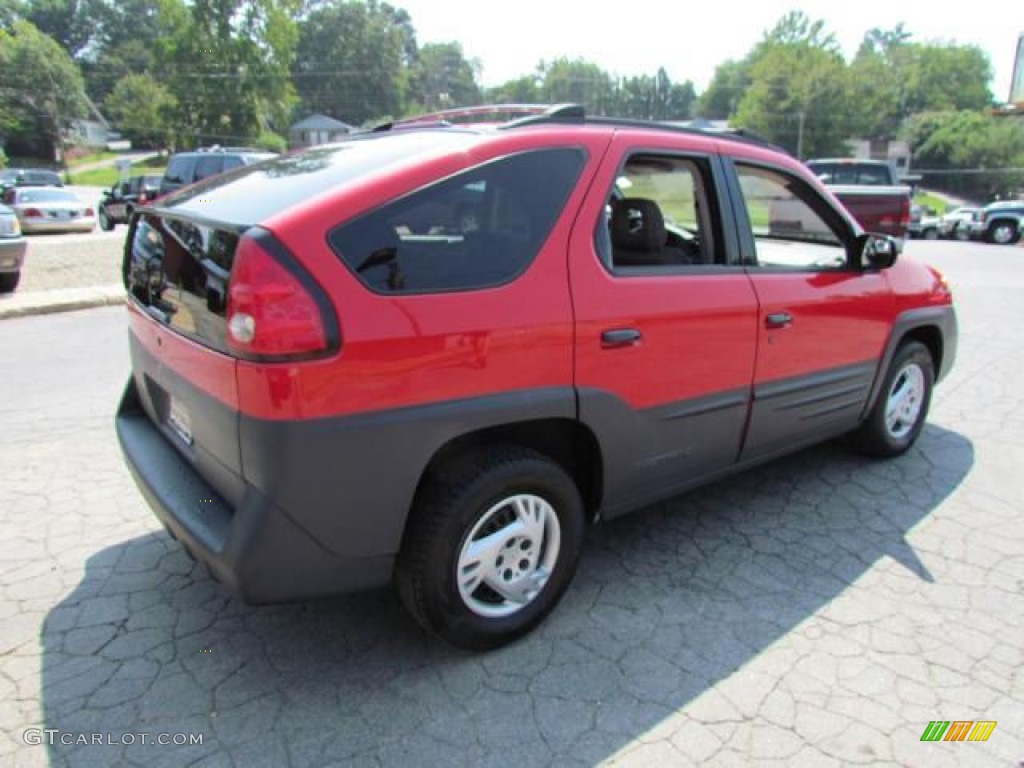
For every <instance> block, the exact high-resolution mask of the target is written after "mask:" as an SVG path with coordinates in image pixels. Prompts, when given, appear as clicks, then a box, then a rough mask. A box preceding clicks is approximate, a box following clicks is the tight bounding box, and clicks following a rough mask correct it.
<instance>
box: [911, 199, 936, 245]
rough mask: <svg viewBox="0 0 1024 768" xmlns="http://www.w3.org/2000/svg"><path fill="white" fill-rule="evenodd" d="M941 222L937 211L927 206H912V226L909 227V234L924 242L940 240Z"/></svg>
mask: <svg viewBox="0 0 1024 768" xmlns="http://www.w3.org/2000/svg"><path fill="white" fill-rule="evenodd" d="M940 221H941V220H940V219H939V217H938V216H937V215H936V214H935V209H933V208H929V207H928V206H926V205H912V206H910V224H909V225H908V226H907V234H908V235H909V236H910V237H913V238H920V239H922V240H938V238H939V222H940Z"/></svg>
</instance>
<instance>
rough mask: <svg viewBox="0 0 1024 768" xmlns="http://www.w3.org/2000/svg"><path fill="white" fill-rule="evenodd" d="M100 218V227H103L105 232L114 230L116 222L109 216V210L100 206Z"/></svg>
mask: <svg viewBox="0 0 1024 768" xmlns="http://www.w3.org/2000/svg"><path fill="white" fill-rule="evenodd" d="M99 220H100V229H102V230H103V231H104V232H111V231H113V229H114V227H115V226H116V225H115V224H114V222H112V221H111V220H110V218H109V217H108V216H107V212H106V211H105V210H103V209H102V208H100V213H99Z"/></svg>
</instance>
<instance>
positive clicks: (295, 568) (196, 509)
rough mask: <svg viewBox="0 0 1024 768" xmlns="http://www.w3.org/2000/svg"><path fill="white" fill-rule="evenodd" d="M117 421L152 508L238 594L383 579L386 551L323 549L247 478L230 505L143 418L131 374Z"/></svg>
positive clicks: (285, 596) (304, 594) (387, 569)
mask: <svg viewBox="0 0 1024 768" xmlns="http://www.w3.org/2000/svg"><path fill="white" fill-rule="evenodd" d="M116 428H117V435H118V439H119V441H120V443H121V449H122V452H123V454H124V457H125V461H126V463H127V465H128V468H129V470H131V473H132V475H133V476H134V478H135V482H136V483H137V484H138V486H139V490H140V491H141V492H142V494H143V496H144V497H145V498H146V501H147V502H148V503H149V506H150V507H151V508H152V509H153V512H154V513H155V514H156V516H157V517H158V518H159V519H160V521H161V522H162V523H163V524H164V526H165V527H166V528H167V530H168V531H170V533H171V535H172V536H174V538H176V539H178V540H179V541H181V542H182V543H183V544H184V546H185V547H186V549H187V550H188V551H189V552H190V553H191V554H192V555H193V556H194V557H195V558H196V559H197V560H200V561H202V562H204V563H206V565H208V566H209V568H210V570H211V571H212V572H213V574H214V576H215V577H216V578H217V579H218V580H219V581H220V582H222V583H223V584H224V585H225V586H226V587H227V588H228V589H230V590H231V591H232V592H233V593H234V594H235V595H237V596H238V597H240V598H241V599H242V600H245V601H246V602H250V603H275V602H284V601H289V600H301V599H305V598H313V597H322V596H325V595H330V594H337V593H341V592H352V591H358V590H363V589H372V588H375V587H381V586H384V585H386V584H388V583H389V582H390V580H391V572H392V569H393V567H394V558H393V557H390V556H379V557H368V558H346V557H340V556H338V555H337V554H335V553H333V552H330V551H328V550H327V549H325V548H324V547H323V546H322V545H321V544H320V543H319V542H318V541H316V540H315V539H314V538H313V537H312V536H310V535H309V534H308V533H307V532H306V531H305V530H304V529H302V528H301V527H299V526H298V525H296V524H295V523H294V522H293V521H292V520H291V519H290V518H289V517H288V516H287V515H286V514H284V513H283V512H282V511H281V510H280V509H279V508H277V507H276V506H275V505H274V504H273V503H272V502H271V501H270V500H269V499H267V498H266V497H265V496H264V495H263V494H261V493H260V492H259V491H257V490H256V489H255V488H253V487H252V486H251V485H248V484H246V486H245V491H244V493H243V494H242V498H241V501H240V502H239V503H238V504H237V506H235V507H233V508H232V507H231V505H230V504H228V503H227V502H226V501H225V500H224V499H223V498H222V497H221V496H219V495H218V494H217V492H216V491H215V490H214V489H213V487H212V486H211V485H210V484H209V483H207V482H206V480H204V479H203V477H201V476H200V475H199V473H198V472H196V471H195V469H194V468H193V467H192V465H191V464H190V463H189V462H188V461H187V460H186V459H185V458H184V457H183V456H182V455H181V454H180V453H178V451H176V450H175V449H174V447H173V446H172V445H171V444H170V443H169V442H168V441H167V439H166V437H165V436H164V435H163V433H162V432H161V431H160V430H159V429H157V427H156V426H155V425H154V424H153V422H152V421H150V419H149V417H148V416H147V415H146V413H145V412H144V411H143V410H142V407H141V404H140V402H139V398H138V394H137V392H136V390H135V382H134V379H133V380H131V381H129V383H128V387H127V388H126V390H125V394H124V397H123V398H122V400H121V405H120V408H119V409H118V413H117V417H116Z"/></svg>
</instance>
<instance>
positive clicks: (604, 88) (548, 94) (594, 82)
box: [537, 58, 616, 115]
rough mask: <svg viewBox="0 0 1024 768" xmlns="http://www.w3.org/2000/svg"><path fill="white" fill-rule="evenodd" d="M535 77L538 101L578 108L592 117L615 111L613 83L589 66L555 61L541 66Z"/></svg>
mask: <svg viewBox="0 0 1024 768" xmlns="http://www.w3.org/2000/svg"><path fill="white" fill-rule="evenodd" d="M537 74H538V77H539V79H540V83H541V84H540V95H541V99H542V101H546V102H551V103H553V104H560V103H573V104H582V105H583V106H584V107H585V108H586V110H587V112H588V113H589V114H594V115H610V114H613V113H614V111H615V110H614V108H615V103H616V93H615V90H616V89H615V82H614V81H613V79H612V77H611V75H609V74H608V73H607V72H605V71H604V70H603V69H601V67H599V66H598V65H597V64H594V63H593V62H589V61H585V60H584V59H567V58H559V59H555V60H554V61H552V62H549V63H544V62H541V64H540V66H539V67H538V72H537Z"/></svg>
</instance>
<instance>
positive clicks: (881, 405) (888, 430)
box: [850, 341, 935, 458]
mask: <svg viewBox="0 0 1024 768" xmlns="http://www.w3.org/2000/svg"><path fill="white" fill-rule="evenodd" d="M934 383H935V364H934V362H933V361H932V355H931V353H930V352H929V351H928V348H927V347H925V346H924V344H921V343H920V342H917V341H909V342H905V343H903V344H902V345H901V346H900V347H899V349H897V350H896V354H895V355H893V358H892V362H891V363H890V364H889V370H888V371H887V372H886V375H885V380H884V381H883V383H882V390H881V392H880V393H879V395H878V399H877V401H876V402H875V405H874V407H872V409H871V413H870V414H869V415H868V418H867V420H866V421H865V422H864V423H863V424H861V425H860V427H858V428H857V429H856V430H855V431H854V432H853V433H851V435H850V441H851V442H852V443H853V445H854V447H855V448H856V449H857V450H859V451H860V452H861V453H864V454H867V455H868V456H876V457H880V458H888V457H890V456H898V455H900V454H901V453H903V452H905V451H906V450H907V449H908V448H910V446H912V445H913V444H914V442H915V441H916V440H917V438H918V435H920V434H921V430H922V429H923V428H924V422H925V419H926V418H927V417H928V407H929V405H930V404H931V399H932V386H933V384H934Z"/></svg>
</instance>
